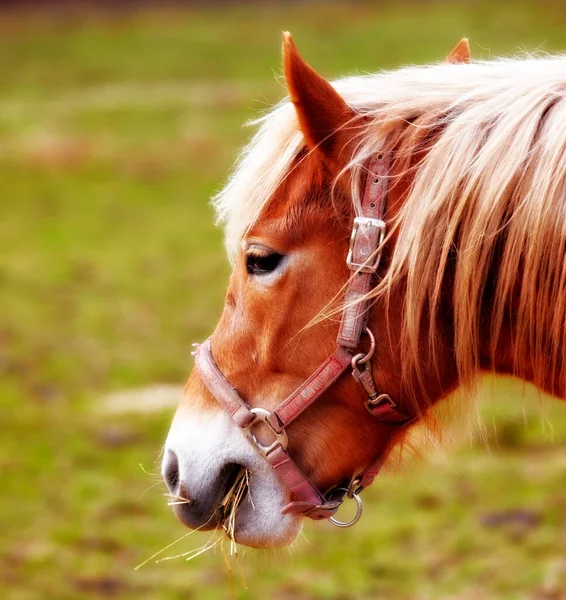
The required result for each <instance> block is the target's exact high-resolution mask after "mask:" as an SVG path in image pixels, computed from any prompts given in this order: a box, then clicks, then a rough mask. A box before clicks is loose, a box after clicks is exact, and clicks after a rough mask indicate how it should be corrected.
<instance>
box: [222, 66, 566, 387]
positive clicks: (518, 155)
mask: <svg viewBox="0 0 566 600" xmlns="http://www.w3.org/2000/svg"><path fill="white" fill-rule="evenodd" d="M333 85H334V86H335V88H336V89H337V91H338V92H339V93H340V94H341V95H342V97H343V98H344V99H345V100H346V102H347V103H348V104H349V105H350V106H351V107H352V108H353V109H354V110H355V111H356V112H359V113H363V114H364V115H366V118H367V120H366V121H365V122H366V123H367V125H365V126H364V131H363V132H362V133H361V134H360V138H359V143H358V145H357V149H356V151H355V153H354V156H353V157H352V160H351V163H350V165H349V168H350V169H352V179H353V186H352V199H353V202H354V206H358V202H359V199H358V198H357V190H359V189H360V185H359V178H360V177H361V176H362V170H361V169H360V165H362V164H363V163H364V162H365V161H366V160H367V159H368V157H370V156H371V155H373V154H374V153H375V152H377V151H378V150H379V149H380V148H381V147H382V146H383V143H384V140H385V139H386V138H387V137H388V136H389V139H391V136H395V134H396V132H397V133H399V132H401V133H399V135H398V137H397V142H398V143H399V144H400V146H401V148H404V149H405V151H406V152H408V153H409V152H410V150H411V149H410V148H409V143H408V142H409V141H410V140H413V141H414V140H418V141H420V142H421V143H422V142H424V141H426V140H427V139H430V138H431V137H433V140H432V141H431V142H430V149H429V151H428V152H427V153H426V154H425V156H424V159H423V160H422V161H421V162H419V163H418V164H416V165H413V167H412V169H413V171H412V173H411V176H412V180H413V183H412V186H411V188H410V191H409V193H408V196H407V198H406V201H405V203H404V205H403V208H402V209H401V212H400V213H399V215H398V217H397V219H396V222H395V223H394V224H393V227H394V228H395V229H396V234H397V236H398V237H397V241H396V245H395V250H394V253H393V256H392V259H391V263H390V266H389V269H388V270H387V272H386V273H385V275H384V277H383V279H382V280H381V281H380V282H379V284H378V285H377V287H376V288H375V289H374V290H373V291H372V292H371V295H372V296H378V295H383V294H387V293H388V291H389V290H391V289H392V287H393V286H394V285H395V284H397V283H398V282H399V280H401V279H403V280H404V281H406V285H407V289H406V296H405V313H404V314H405V316H404V319H405V323H404V328H403V332H402V340H401V341H402V345H403V352H404V355H405V356H406V358H407V361H408V364H410V365H411V366H412V367H413V368H417V369H418V365H419V348H418V339H419V328H420V323H421V320H422V317H423V316H424V315H425V311H430V314H431V315H435V314H436V313H437V311H438V309H439V303H440V292H441V285H442V282H443V280H444V278H445V276H446V273H447V269H448V267H449V266H450V265H451V267H450V268H451V269H452V270H453V271H452V272H453V276H454V282H453V286H454V290H453V298H452V303H453V312H454V326H455V331H454V335H455V339H454V347H455V353H456V361H457V364H458V368H459V372H460V377H461V381H462V382H463V383H467V382H470V381H471V380H472V379H473V376H474V375H475V373H476V372H477V370H478V368H479V366H480V351H481V349H480V348H479V328H480V326H482V327H483V326H484V324H482V323H479V318H480V309H481V305H482V302H483V301H484V293H485V285H486V281H487V277H488V273H489V272H490V270H492V269H493V268H494V264H493V263H494V260H497V261H498V264H497V265H495V266H496V267H497V282H496V286H495V288H494V290H493V291H492V293H491V300H492V307H491V309H492V310H491V313H490V314H491V321H490V323H489V324H488V326H489V327H490V328H491V340H492V342H493V347H492V348H491V351H492V352H493V353H494V352H495V341H497V340H498V339H499V336H500V333H501V330H502V327H503V325H504V322H505V319H506V318H508V312H509V311H510V310H513V311H514V313H515V314H514V318H515V328H514V330H513V334H514V336H515V337H514V339H513V352H514V354H513V362H514V364H515V363H517V364H518V363H521V364H525V362H528V364H529V367H530V368H531V369H532V371H533V373H534V380H535V381H534V382H535V384H541V383H544V382H541V381H540V379H541V378H543V377H545V374H548V367H549V365H550V367H551V369H552V372H553V374H554V375H556V376H558V378H559V380H560V385H561V386H562V388H563V389H566V353H563V352H562V350H561V349H562V347H563V344H564V342H565V341H566V214H565V213H566V57H544V58H526V59H498V60H494V61H476V62H473V63H472V64H457V65H453V64H436V65H430V66H424V67H408V68H403V69H399V70H396V71H391V72H385V73H379V74H376V75H367V76H359V77H350V78H345V79H341V80H338V81H336V82H334V83H333ZM258 123H259V124H260V127H259V130H258V132H257V133H256V134H255V136H254V137H253V139H252V141H251V142H250V144H249V145H248V146H247V147H246V148H245V149H244V151H243V153H242V155H241V156H240V158H239V160H238V162H237V164H236V168H235V171H234V173H233V174H232V176H231V178H230V179H229V181H228V183H227V185H226V187H225V188H224V190H222V192H220V194H218V196H217V197H216V199H215V206H216V209H217V214H218V218H219V221H220V222H222V223H223V224H224V225H225V231H226V245H227V248H228V252H229V254H231V255H233V254H234V253H235V251H236V249H237V247H238V245H239V242H240V240H241V239H242V236H244V235H245V232H246V230H247V229H248V228H249V227H250V225H252V224H253V223H254V221H255V220H256V219H257V218H258V216H259V215H260V213H261V210H262V209H263V207H264V206H265V205H266V203H267V202H268V201H269V200H270V198H271V197H272V196H273V194H274V192H275V190H276V189H277V187H278V186H279V185H280V184H281V182H282V180H283V179H284V178H285V177H286V176H287V174H288V173H289V170H290V168H291V165H292V163H293V160H294V159H295V158H296V156H297V155H298V153H299V152H300V151H301V149H302V148H303V144H304V141H303V137H302V134H301V133H300V131H299V128H298V124H297V120H296V117H295V111H294V107H293V106H292V105H291V104H290V103H289V102H288V101H285V102H283V103H281V104H280V105H278V106H277V107H275V108H274V109H273V110H272V111H271V112H270V113H269V114H268V115H267V116H265V117H264V118H262V119H260V120H259V121H258ZM403 136H404V137H403ZM427 136H428V137H427ZM421 149H422V148H421ZM407 168H411V167H409V166H408V167H407ZM432 333H433V332H432ZM430 341H431V349H432V350H433V351H434V336H433V335H431V340H430ZM546 376H547V375H546ZM542 387H544V386H542Z"/></svg>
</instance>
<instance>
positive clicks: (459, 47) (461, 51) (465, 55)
mask: <svg viewBox="0 0 566 600" xmlns="http://www.w3.org/2000/svg"><path fill="white" fill-rule="evenodd" d="M471 60H472V52H471V50H470V42H469V41H468V38H462V39H461V40H460V41H459V42H458V43H457V44H456V47H455V48H454V50H452V52H450V54H449V55H448V56H447V57H446V58H445V59H444V62H445V63H451V64H453V65H455V64H457V63H469V62H471Z"/></svg>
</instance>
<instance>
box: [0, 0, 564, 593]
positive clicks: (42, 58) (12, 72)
mask: <svg viewBox="0 0 566 600" xmlns="http://www.w3.org/2000/svg"><path fill="white" fill-rule="evenodd" d="M564 9H565V5H564V3H563V2H556V1H555V2H524V1H519V2H512V3H511V2H509V3H506V2H501V1H500V2H488V1H485V0H481V1H476V2H432V3H417V2H403V3H384V4H382V5H377V4H372V3H367V4H351V3H349V4H345V3H343V4H324V3H319V4H312V5H311V4H308V5H292V6H289V7H286V8H283V7H277V6H267V7H261V8H260V7H258V6H255V7H251V6H248V7H246V6H241V7H230V8H228V7H223V8H222V9H214V8H201V9H199V10H196V9H186V10H182V11H181V10H175V11H173V10H166V9H160V10H145V11H141V12H136V13H124V12H122V13H116V14H106V15H101V14H94V13H90V14H88V15H83V16H80V15H78V14H73V15H62V14H61V13H58V14H57V15H46V14H45V13H42V14H41V15H35V16H34V15H30V14H29V13H28V14H24V13H21V14H19V15H10V16H8V15H1V16H0V72H1V73H2V77H1V78H0V203H1V204H0V206H1V209H2V210H1V218H0V408H1V415H2V416H1V419H0V433H1V435H0V486H1V489H2V493H1V495H0V529H1V532H2V533H1V535H0V584H1V586H2V597H3V598H10V599H12V598H13V599H14V600H39V599H42V600H43V599H46V598H48V599H51V598H53V599H67V598H68V599H75V598H90V597H93V598H97V597H115V598H125V599H127V598H134V597H135V598H156V597H159V598H162V599H164V600H168V599H174V598H185V599H188V598H198V599H200V598H203V599H205V600H208V599H210V600H213V599H216V598H218V599H220V598H228V597H230V588H229V582H228V575H227V573H226V570H225V568H224V563H223V561H222V558H221V556H219V555H218V554H217V555H212V554H211V555H208V556H202V557H199V558H198V559H197V560H196V561H194V562H191V563H186V562H184V561H183V560H182V559H179V560H176V561H170V562H165V563H160V564H158V565H154V564H148V565H147V566H145V567H144V568H143V569H141V570H139V571H136V572H134V571H133V567H134V566H135V565H136V564H138V563H139V562H141V561H142V560H143V559H145V558H147V557H148V556H150V555H151V554H153V553H154V552H155V551H157V550H158V549H160V548H162V547H163V546H165V545H167V544H168V543H170V542H171V541H173V540H174V539H176V538H177V537H179V536H180V535H182V534H183V533H184V531H183V530H182V529H181V527H180V525H178V524H177V523H176V522H175V520H174V518H173V516H172V514H171V512H170V510H169V508H168V507H167V506H166V505H165V501H164V498H163V496H162V492H163V491H164V490H163V488H162V487H161V485H160V484H159V477H158V476H157V475H148V474H146V473H144V472H143V471H142V469H141V468H140V467H139V466H138V465H140V464H142V465H144V467H145V468H146V470H148V471H150V472H152V473H156V472H157V471H158V466H157V465H158V462H155V461H158V454H159V450H160V447H161V445H162V442H163V440H164V438H165V435H166V432H167V429H168V426H169V422H170V418H171V410H164V411H163V412H161V413H159V414H149V415H148V414H145V415H144V414H135V413H134V414H127V415H114V414H111V415H109V414H104V413H103V412H101V411H100V410H97V402H98V401H99V399H100V398H101V397H102V395H103V394H105V393H107V392H110V391H116V390H121V389H128V388H130V387H137V386H143V385H148V384H152V383H154V382H169V383H178V384H181V383H182V382H183V381H184V380H185V379H186V376H187V374H188V372H189V370H190V368H191V364H192V363H191V360H190V352H189V350H190V343H191V342H192V341H193V340H198V339H202V338H203V337H204V336H205V335H206V334H207V333H208V332H209V331H210V330H211V328H212V327H213V325H214V323H215V321H216V319H217V318H218V315H219V313H220V310H221V307H222V304H223V292H224V289H225V285H226V280H227V276H228V272H229V269H228V265H227V263H226V260H225V257H224V254H223V251H222V236H221V232H219V231H218V230H217V229H215V228H214V226H213V224H212V221H213V215H212V212H211V210H210V208H209V206H208V198H209V197H210V195H211V194H212V193H213V192H214V191H215V190H217V189H218V188H219V187H220V186H221V184H222V180H223V179H224V177H225V175H226V173H227V172H228V170H229V168H230V166H231V164H232V163H233V161H234V158H235V156H236V153H237V149H238V148H239V147H240V146H241V145H242V143H243V142H244V141H245V139H246V137H247V135H248V134H249V132H248V131H246V130H245V129H242V128H241V124H242V123H243V122H245V121H246V120H248V119H250V118H252V117H254V116H257V115H258V114H259V113H260V112H261V111H263V110H265V108H266V107H267V106H268V105H269V104H271V103H272V102H275V101H276V100H278V99H279V98H281V96H282V95H283V93H284V90H283V88H282V85H281V83H280V81H279V80H278V77H277V76H278V75H279V39H280V32H281V30H282V29H289V30H291V31H292V32H293V34H294V36H295V39H296V41H297V43H298V44H299V47H300V48H301V50H302V51H303V53H304V55H305V56H306V58H307V59H308V60H309V61H310V62H311V63H312V64H313V65H314V66H316V68H317V69H319V70H320V71H321V72H322V73H323V74H325V75H327V76H329V77H332V76H338V75H342V74H348V73H353V72H364V71H375V70H377V69H380V68H390V67H395V66H397V65H400V64H407V63H413V62H414V63H420V62H425V61H431V60H439V59H441V58H442V57H443V56H444V55H445V54H446V53H447V52H448V51H449V50H450V49H451V47H452V46H453V45H454V44H455V43H456V42H457V41H458V40H459V38H460V37H461V36H463V35H467V36H469V37H470V40H471V45H472V51H473V53H474V55H475V56H476V57H477V56H483V57H489V56H490V55H492V54H495V55H497V54H513V53H515V52H517V51H520V50H521V49H526V50H535V49H543V50H549V51H551V50H554V51H560V50H562V51H563V50H565V49H566V36H565V33H566V11H565V10H564ZM490 387H491V386H490V385H489V384H486V386H485V395H491V394H488V392H490V391H491V390H490ZM493 395H494V397H495V399H494V400H493V402H489V403H485V406H484V408H483V416H484V420H485V423H486V431H487V438H488V440H489V441H490V448H491V450H490V451H487V449H486V446H485V445H484V444H483V442H482V441H481V438H480V436H477V435H476V436H475V437H474V436H472V439H471V440H469V438H468V436H466V435H465V434H462V435H460V434H457V433H456V434H455V435H456V437H457V438H458V439H460V438H462V440H463V441H459V442H458V443H456V445H455V447H454V448H453V449H452V450H447V452H446V454H447V457H445V458H444V459H442V458H440V457H438V456H437V454H436V453H434V458H433V459H432V461H431V462H430V463H424V462H417V463H415V464H414V465H413V466H411V467H409V468H408V471H407V473H406V474H405V475H399V476H389V475H388V476H385V477H383V479H382V481H380V482H379V483H378V484H377V485H376V486H375V489H373V490H371V491H370V492H368V493H367V497H366V505H367V509H366V512H367V514H366V515H365V517H364V520H363V522H362V523H363V524H362V525H359V526H358V527H357V528H354V529H353V530H348V531H344V532H343V531H338V530H335V529H332V528H331V527H329V526H328V525H325V524H316V525H309V526H308V527H307V529H306V533H305V538H306V539H305V540H302V541H300V542H299V543H298V544H297V547H296V548H295V549H294V550H293V552H292V554H291V556H287V554H285V553H283V554H281V553H278V554H276V555H275V556H272V555H267V556H266V555H259V554H257V553H254V552H248V553H246V555H245V559H244V561H243V568H244V572H245V574H246V579H247V583H248V588H249V590H248V591H247V592H246V591H245V590H244V589H243V588H242V586H241V585H238V584H237V587H238V598H241V599H245V598H257V597H263V596H266V595H267V596H268V597H273V598H277V599H279V600H291V599H301V600H310V599H320V598H333V599H336V600H337V599H342V600H346V599H351V598H368V599H369V598H372V599H374V598H387V599H393V598H395V599H397V598H399V599H405V598H418V599H423V600H424V599H428V598H431V599H432V598H434V599H436V598H470V599H471V598H473V599H474V600H475V599H484V598H485V599H488V598H489V599H491V598H509V599H511V598H535V599H540V600H542V599H560V598H566V592H565V590H566V519H565V516H564V514H565V511H566V488H565V487H564V481H565V477H564V476H565V473H566V451H565V448H564V440H565V439H566V415H565V414H564V407H563V405H561V404H558V403H554V404H553V403H551V402H548V408H547V413H546V414H547V420H545V417H544V416H543V414H542V413H541V412H540V410H539V406H538V400H537V398H536V397H535V395H534V394H533V393H532V392H527V393H526V394H525V395H523V392H522V389H521V387H520V386H518V385H517V384H515V383H513V382H508V381H497V382H496V383H495V389H494V394H493ZM545 403H546V402H545ZM525 415H526V416H527V417H528V419H526V418H525ZM549 422H551V423H552V424H553V428H554V429H553V431H554V433H552V428H551V427H550V425H549ZM454 431H457V429H454ZM154 484H156V485H155V487H151V486H153V485H154ZM206 539H207V538H206V536H204V535H200V534H196V535H195V536H192V537H191V538H188V539H187V540H184V541H182V542H180V543H179V545H178V548H179V551H186V550H189V549H191V548H196V547H198V546H200V545H201V544H202V543H203V542H204V541H206ZM176 549H177V547H175V548H174V550H176ZM172 550H173V549H172Z"/></svg>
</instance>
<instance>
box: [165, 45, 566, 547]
mask: <svg viewBox="0 0 566 600" xmlns="http://www.w3.org/2000/svg"><path fill="white" fill-rule="evenodd" d="M283 71H284V75H285V81H286V85H287V91H288V98H287V99H285V100H284V101H282V102H281V103H280V104H279V105H277V106H276V107H274V108H273V109H271V111H270V112H269V113H268V114H267V115H265V116H263V117H262V118H260V119H259V120H258V121H257V122H256V126H257V131H256V133H255V134H254V136H253V138H252V139H251V141H250V142H249V143H248V145H247V147H246V148H245V149H244V150H243V152H242V154H241V155H240V157H239V159H238V161H237V163H236V166H235V169H234V171H233V173H232V174H231V176H230V178H229V180H228V182H227V184H226V185H225V187H224V189H223V190H222V191H221V192H220V193H219V194H218V195H217V196H216V197H215V199H214V205H215V208H216V211H217V214H218V218H219V221H220V222H221V223H222V224H223V226H224V228H225V240H226V248H227V253H228V256H229V259H230V261H231V263H232V266H233V271H232V274H231V277H230V281H229V285H228V290H227V294H226V299H225V305H224V309H223V312H222V315H221V317H220V320H219V322H218V324H217V326H216V328H215V330H214V332H213V334H212V336H211V337H210V338H209V339H208V340H207V341H206V342H204V343H203V344H200V345H197V347H196V351H195V357H196V368H195V369H193V371H192V373H191V375H190V377H189V380H188V383H187V385H186V388H185V392H184V395H183V398H182V400H181V402H180V404H179V407H178V409H177V411H176V413H175V415H174V418H173V422H172V424H171V428H170V431H169V434H168V436H167V441H166V444H165V450H164V457H163V463H162V474H163V478H164V480H165V482H166V484H167V486H168V488H169V490H170V492H171V494H172V495H173V496H174V497H175V498H178V499H179V501H178V502H173V504H174V505H175V506H174V511H175V514H176V516H177V518H178V519H179V520H180V521H181V522H182V523H183V524H184V525H186V526H188V527H190V528H196V529H199V528H200V529H214V528H220V527H222V526H223V524H224V522H225V519H226V512H225V510H224V508H225V503H223V501H222V500H223V498H225V497H226V493H227V490H229V489H230V487H231V486H232V485H233V483H234V481H235V480H236V479H237V478H238V477H239V476H240V475H241V473H242V472H245V473H246V474H247V484H246V485H247V487H246V490H245V492H244V494H240V496H243V499H240V500H239V501H238V502H237V505H235V506H233V507H232V509H233V510H234V511H235V517H234V527H233V532H232V534H233V539H234V540H235V541H236V542H239V543H241V544H244V545H248V546H254V547H261V548H268V547H281V546H285V545H288V544H290V543H292V542H293V540H294V539H295V538H296V537H297V535H298V534H299V532H300V530H301V527H302V524H303V522H304V519H305V518H306V517H310V518H313V519H330V520H331V521H332V522H333V523H335V524H336V525H350V524H351V523H350V522H347V523H343V522H341V521H340V520H338V516H337V515H336V511H337V510H338V507H339V506H340V505H341V503H342V502H343V501H346V500H348V499H353V500H355V501H356V503H357V507H358V512H357V514H356V518H355V519H353V520H352V521H355V520H356V519H357V518H358V516H359V514H360V513H361V506H362V504H361V498H360V493H361V491H362V490H363V488H365V487H367V486H368V485H369V484H371V482H372V481H373V479H374V478H375V476H376V475H377V474H378V472H379V470H380V468H381V466H382V464H383V463H384V462H386V461H387V460H388V459H391V456H392V451H393V450H394V449H396V448H399V447H402V446H403V445H404V444H405V443H406V442H407V440H408V435H409V434H410V432H411V431H413V428H414V427H415V426H421V427H430V428H431V429H433V428H435V427H442V424H441V423H440V424H439V420H438V418H437V417H436V416H435V415H436V408H437V407H438V406H441V405H442V403H443V402H445V401H446V399H447V398H449V397H450V395H451V393H452V392H453V391H454V390H456V389H457V388H462V389H463V390H466V393H467V394H471V395H473V390H474V386H475V383H476V382H477V381H478V377H479V375H480V374H481V373H484V372H491V373H495V374H507V375H513V376H515V377H518V378H520V379H522V380H523V381H525V382H530V383H532V384H534V386H535V387H536V388H538V389H539V390H541V391H543V392H545V393H548V394H551V395H554V396H556V397H558V398H562V399H564V398H566V354H565V353H564V352H563V348H564V342H565V340H566V153H565V152H566V57H563V56H524V57H520V58H500V59H493V60H489V61H485V60H472V59H471V57H470V52H469V45H468V42H467V40H462V42H460V44H458V46H457V47H456V48H455V49H454V50H453V52H451V53H450V55H449V56H448V58H447V59H446V60H444V61H443V62H439V63H435V64H430V65H425V66H408V67H403V68H399V69H396V70H392V71H388V72H380V73H377V74H372V75H362V76H353V77H347V78H343V79H339V80H337V81H334V82H332V83H330V82H329V81H327V80H326V79H324V78H323V77H322V76H321V75H319V74H318V73H317V72H316V71H315V70H314V69H313V68H312V67H311V66H310V65H308V64H307V62H305V60H304V59H303V58H302V56H301V55H300V54H299V52H298V50H297V48H296V46H295V44H294V42H293V39H292V37H291V36H290V34H288V33H284V34H283ZM349 373H350V374H351V375H353V377H352V376H348V374H349Z"/></svg>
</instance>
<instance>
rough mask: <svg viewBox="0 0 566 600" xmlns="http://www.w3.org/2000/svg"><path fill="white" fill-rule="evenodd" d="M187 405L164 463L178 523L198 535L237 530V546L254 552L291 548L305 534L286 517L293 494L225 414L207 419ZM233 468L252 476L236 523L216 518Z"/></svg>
mask: <svg viewBox="0 0 566 600" xmlns="http://www.w3.org/2000/svg"><path fill="white" fill-rule="evenodd" d="M183 403H184V406H182V407H180V409H179V410H178V411H177V414H176V415H175V418H174V420H173V423H172V426H171V429H170V431H169V435H168V437H167V441H166V444H165V452H164V458H163V463H162V473H163V477H164V479H165V481H166V482H167V483H168V486H169V491H170V493H171V495H172V497H173V502H172V504H173V508H174V511H175V514H176V516H177V518H178V519H179V520H180V521H181V522H182V523H183V524H184V525H186V526H188V527H191V528H194V529H203V530H205V529H213V528H224V529H228V530H230V529H233V531H230V534H231V535H232V536H233V538H234V540H235V541H236V542H237V543H239V544H243V545H246V546H251V547H254V548H280V547H283V546H287V545H289V544H291V543H292V542H293V541H294V540H295V539H296V538H297V536H298V535H299V533H300V531H301V527H302V517H300V516H298V515H295V514H282V513H281V511H282V509H283V508H284V507H285V506H286V505H287V504H288V503H289V501H290V497H289V491H288V490H287V488H286V487H285V486H284V484H283V483H282V482H281V480H280V479H279V478H278V477H277V475H276V474H275V473H274V471H273V470H272V469H271V467H270V466H269V464H268V463H267V462H266V461H265V459H264V458H262V457H261V456H260V455H259V454H258V453H257V451H256V450H255V449H254V448H253V447H252V446H251V444H250V443H249V441H248V440H247V439H246V438H245V437H244V435H243V434H242V431H241V429H240V428H239V427H237V425H235V423H234V422H233V421H232V419H231V418H230V416H229V415H228V414H227V413H225V412H224V411H223V410H221V409H220V408H219V409H218V410H217V411H214V412H206V413H204V412H200V411H197V410H195V409H194V408H193V407H192V406H191V403H190V402H186V398H185V399H184V401H183ZM171 461H175V464H174V465H172V464H171ZM227 465H241V466H242V467H244V468H245V469H247V471H248V478H247V490H246V491H245V496H244V497H243V499H242V500H241V501H240V503H239V505H238V507H237V509H236V511H235V513H234V515H232V518H231V523H230V522H228V521H229V520H230V512H231V511H230V510H229V509H228V510H227V511H224V512H227V513H228V516H223V517H222V518H218V516H214V515H215V514H216V515H218V512H216V513H215V511H218V506H219V503H221V502H222V500H223V497H224V495H225V493H224V492H225V491H226V490H225V489H224V488H223V487H222V486H223V485H225V478H223V477H222V475H221V474H222V473H223V472H224V471H225V469H226V466H227ZM175 469H176V478H173V480H172V478H171V473H172V472H173V473H175ZM172 484H173V485H172ZM175 497H177V498H179V500H178V502H179V503H176V502H175ZM181 499H184V500H188V502H187V503H186V504H185V503H183V502H182V500H181Z"/></svg>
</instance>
